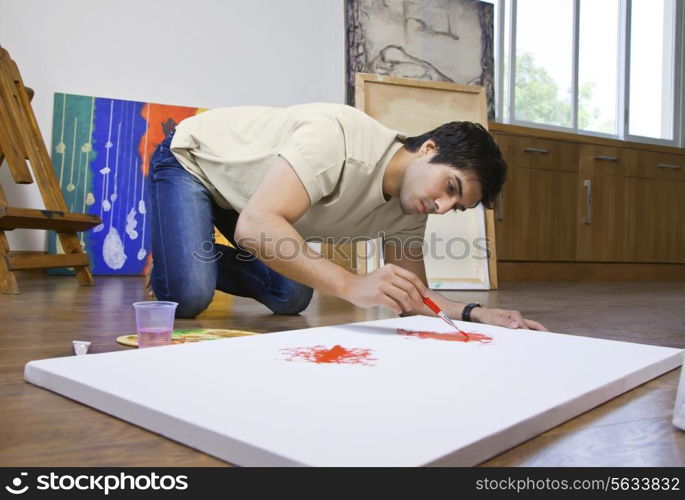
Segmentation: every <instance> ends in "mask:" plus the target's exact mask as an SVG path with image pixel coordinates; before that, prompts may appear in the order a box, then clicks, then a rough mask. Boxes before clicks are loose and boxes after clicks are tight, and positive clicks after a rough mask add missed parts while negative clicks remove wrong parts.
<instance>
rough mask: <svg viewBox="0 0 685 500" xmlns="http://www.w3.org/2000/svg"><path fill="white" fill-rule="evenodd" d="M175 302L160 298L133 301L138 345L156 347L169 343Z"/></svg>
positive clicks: (140, 346) (172, 327)
mask: <svg viewBox="0 0 685 500" xmlns="http://www.w3.org/2000/svg"><path fill="white" fill-rule="evenodd" d="M177 306H178V303H177V302H167V301H162V300H154V301H146V302H135V303H134V304H133V307H134V308H135V311H136V331H137V333H138V347H139V348H142V347H157V346H160V345H170V344H171V331H172V330H173V329H174V315H175V314H176V307H177Z"/></svg>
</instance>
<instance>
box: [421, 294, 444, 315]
mask: <svg viewBox="0 0 685 500" xmlns="http://www.w3.org/2000/svg"><path fill="white" fill-rule="evenodd" d="M423 303H424V304H426V305H427V306H428V307H430V309H431V311H433V312H434V313H435V314H440V313H441V312H442V309H440V307H439V306H438V305H437V304H436V303H435V302H433V301H432V300H431V299H429V298H428V297H424V298H423Z"/></svg>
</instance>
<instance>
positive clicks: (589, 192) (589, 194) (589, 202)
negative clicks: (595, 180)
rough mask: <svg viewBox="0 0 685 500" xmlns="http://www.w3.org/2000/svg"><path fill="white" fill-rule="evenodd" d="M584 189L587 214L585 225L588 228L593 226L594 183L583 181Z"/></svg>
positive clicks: (584, 217)
mask: <svg viewBox="0 0 685 500" xmlns="http://www.w3.org/2000/svg"><path fill="white" fill-rule="evenodd" d="M583 188H584V189H585V213H584V214H583V224H587V225H588V226H589V225H590V224H592V181H591V180H590V179H585V180H584V181H583Z"/></svg>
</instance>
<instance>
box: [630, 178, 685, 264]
mask: <svg viewBox="0 0 685 500" xmlns="http://www.w3.org/2000/svg"><path fill="white" fill-rule="evenodd" d="M625 199H626V218H627V244H626V260H627V261H628V262H670V263H685V182H678V181H666V180H661V179H640V178H627V179H625Z"/></svg>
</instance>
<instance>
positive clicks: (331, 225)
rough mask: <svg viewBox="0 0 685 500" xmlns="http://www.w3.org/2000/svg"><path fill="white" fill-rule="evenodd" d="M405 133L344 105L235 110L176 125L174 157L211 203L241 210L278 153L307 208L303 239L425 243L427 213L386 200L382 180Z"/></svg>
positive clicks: (302, 222) (216, 111) (297, 225)
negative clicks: (412, 212) (197, 181)
mask: <svg viewBox="0 0 685 500" xmlns="http://www.w3.org/2000/svg"><path fill="white" fill-rule="evenodd" d="M399 137H402V134H400V133H399V132H396V131H394V130H391V129H389V128H387V127H385V126H383V125H381V124H380V123H379V122H377V121H376V120H374V119H373V118H371V117H369V116H368V115H366V114H365V113H363V112H362V111H360V110H358V109H355V108H352V107H350V106H346V105H342V104H329V103H316V104H302V105H297V106H290V107H285V108H275V107H254V106H250V107H232V108H219V109H214V110H210V111H206V112H204V113H201V114H199V115H196V116H193V117H191V118H187V119H185V120H183V121H182V122H181V123H179V124H178V126H177V127H176V133H175V135H174V138H173V140H172V143H171V151H172V152H173V153H174V155H175V156H176V157H177V158H178V160H179V162H180V163H181V165H183V167H184V168H185V169H186V170H188V171H189V172H191V173H192V174H193V175H195V176H196V177H198V178H199V179H200V181H201V182H202V183H203V184H204V185H205V186H206V187H207V188H208V189H209V191H210V193H211V194H212V196H213V198H214V200H215V201H216V203H217V204H218V205H219V206H221V207H223V208H233V209H235V210H236V211H238V212H240V211H242V209H243V208H244V207H245V204H246V203H247V201H248V200H249V198H250V197H251V196H252V194H253V193H254V192H255V190H256V189H257V186H258V185H259V182H260V180H261V178H262V176H263V175H264V172H265V171H266V169H267V168H268V167H269V165H270V164H271V161H272V160H273V159H274V158H275V157H276V156H278V155H280V156H282V157H283V158H285V159H286V160H287V161H288V163H289V164H290V165H291V166H292V168H293V170H294V171H295V173H296V174H297V175H298V177H299V178H300V181H301V182H302V184H303V185H304V187H305V189H306V191H307V194H308V195H309V198H310V201H311V207H310V209H309V210H308V211H307V212H306V213H305V214H304V215H303V216H302V217H301V218H300V219H299V220H298V221H297V222H296V223H295V224H294V226H295V228H296V229H297V230H298V231H299V233H300V234H301V235H302V236H303V237H304V238H305V239H317V238H321V239H327V240H328V241H345V240H346V239H348V238H349V239H355V238H376V237H378V236H383V235H385V236H394V237H396V238H399V239H401V240H405V239H407V238H408V237H415V236H418V237H423V234H424V231H425V226H426V217H427V216H426V215H420V214H417V215H405V214H404V213H403V212H402V210H401V208H400V203H399V200H398V199H396V198H392V199H390V200H389V201H386V200H385V198H384V196H383V174H384V172H385V169H386V168H387V166H388V163H389V162H390V159H391V158H392V156H393V155H394V154H395V153H396V152H397V150H398V149H399V148H400V147H401V143H400V142H399V140H398V138H399Z"/></svg>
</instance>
